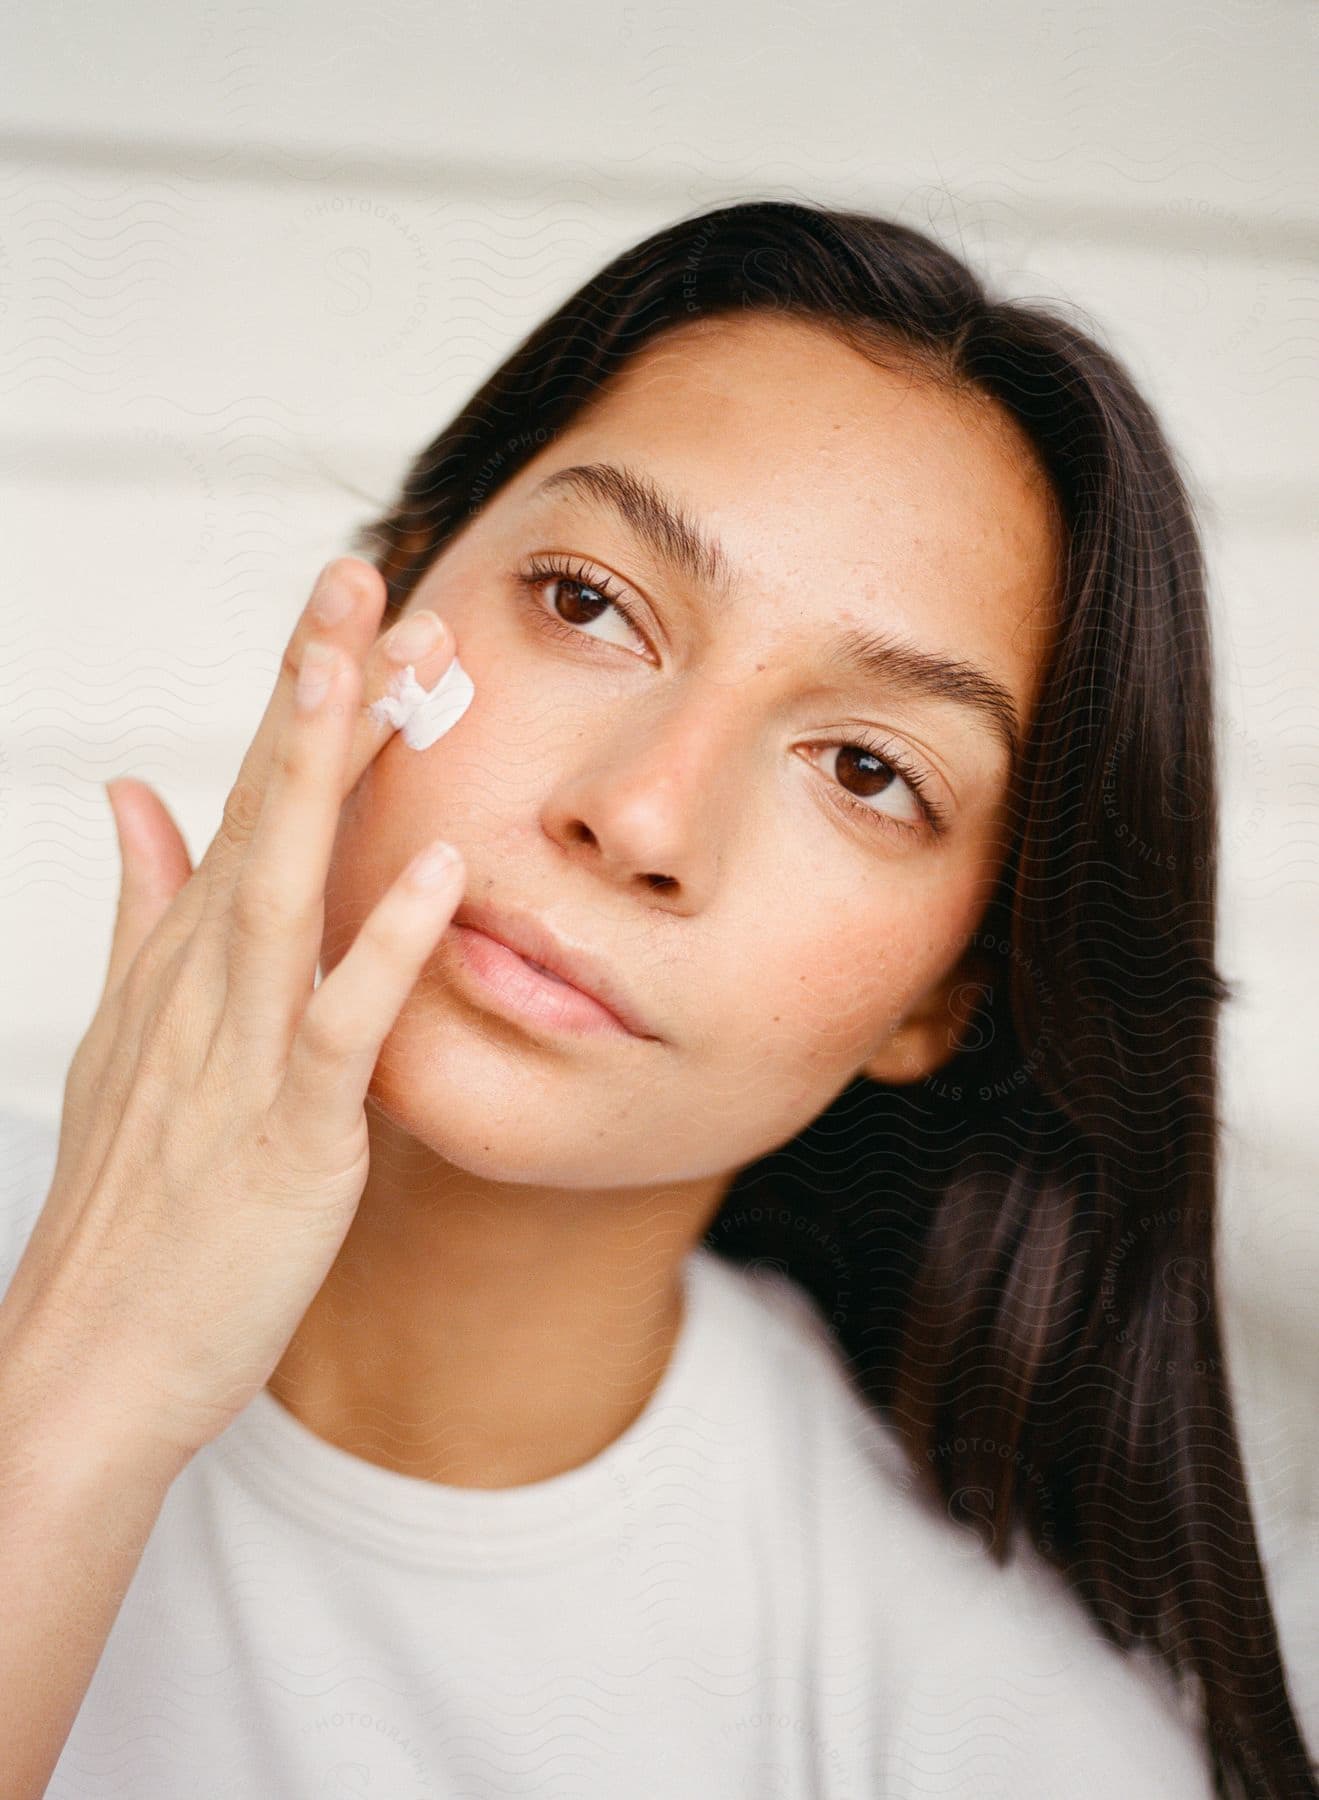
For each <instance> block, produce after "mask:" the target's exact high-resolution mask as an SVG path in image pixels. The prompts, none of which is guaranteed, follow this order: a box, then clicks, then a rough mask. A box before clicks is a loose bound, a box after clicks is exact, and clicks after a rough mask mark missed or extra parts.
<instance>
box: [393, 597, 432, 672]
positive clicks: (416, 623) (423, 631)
mask: <svg viewBox="0 0 1319 1800" xmlns="http://www.w3.org/2000/svg"><path fill="white" fill-rule="evenodd" d="M443 629H444V625H443V623H442V621H441V620H440V618H439V616H438V614H436V613H433V612H431V611H429V610H428V609H426V610H423V611H421V612H415V613H411V614H409V616H408V617H407V618H406V619H400V620H399V622H398V624H397V625H395V626H394V628H393V630H392V631H390V632H388V633H387V634H386V637H385V655H386V656H387V657H388V658H389V660H390V662H395V663H398V664H399V665H400V666H402V665H403V664H404V663H410V662H419V661H420V660H421V658H422V657H423V656H425V655H426V653H427V651H429V650H433V649H434V648H435V646H436V644H438V643H439V641H440V633H441V632H442V631H443Z"/></svg>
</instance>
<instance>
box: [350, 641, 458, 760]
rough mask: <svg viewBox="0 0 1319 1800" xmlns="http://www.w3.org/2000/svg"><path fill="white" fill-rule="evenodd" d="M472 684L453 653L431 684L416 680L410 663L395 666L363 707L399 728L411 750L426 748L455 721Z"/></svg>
mask: <svg viewBox="0 0 1319 1800" xmlns="http://www.w3.org/2000/svg"><path fill="white" fill-rule="evenodd" d="M475 693H476V688H475V686H474V684H473V682H472V678H471V676H470V675H469V674H468V673H467V671H466V669H464V668H463V666H462V664H461V663H460V662H459V661H458V658H457V657H456V656H455V657H454V659H453V661H452V662H451V663H450V664H449V666H448V668H447V669H446V670H445V671H444V673H443V675H442V676H441V677H440V679H439V680H438V681H437V682H436V684H435V686H434V687H433V688H424V687H422V685H421V683H420V682H419V681H418V680H417V671H416V669H415V667H414V666H413V665H412V663H409V664H408V666H407V668H406V669H399V670H397V671H396V673H395V675H394V679H393V680H392V681H391V683H390V686H389V692H388V693H387V694H382V695H381V696H380V698H379V700H375V701H373V702H372V703H371V705H370V706H369V707H368V708H367V711H368V712H369V713H370V714H371V717H372V718H373V719H379V721H380V722H381V724H382V725H393V726H394V727H395V728H401V729H402V732H403V742H404V743H405V744H407V745H408V747H409V748H410V749H412V750H429V749H430V747H431V745H432V744H433V743H434V742H435V740H436V738H442V737H443V736H444V734H445V732H446V731H448V730H450V728H451V727H452V726H454V725H456V724H457V723H458V721H459V719H461V718H462V716H463V714H464V713H465V712H466V711H467V709H468V707H469V706H470V705H471V704H472V699H473V697H474V695H475Z"/></svg>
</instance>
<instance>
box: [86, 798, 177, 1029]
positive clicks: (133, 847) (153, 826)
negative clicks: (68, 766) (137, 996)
mask: <svg viewBox="0 0 1319 1800" xmlns="http://www.w3.org/2000/svg"><path fill="white" fill-rule="evenodd" d="M105 793H106V798H107V799H108V800H109V802H110V811H111V813H112V815H113V817H114V822H115V834H116V836H117V837H118V839H119V862H120V877H119V905H118V910H117V912H116V914H115V925H114V936H113V938H112V939H111V943H110V962H109V967H108V968H107V970H106V976H105V986H104V990H103V991H104V992H106V993H109V992H110V991H111V989H113V988H116V987H118V985H119V983H120V982H121V981H122V980H123V978H124V976H125V975H126V974H127V973H128V970H129V969H130V968H131V967H132V963H133V958H134V957H135V956H136V955H137V953H138V950H139V949H140V948H141V946H142V945H143V944H144V943H145V941H146V940H147V938H149V937H150V935H151V933H152V931H153V930H154V929H155V927H156V923H157V921H158V920H159V918H160V917H161V915H162V913H164V912H166V911H167V910H168V908H169V906H170V903H171V901H172V900H173V899H174V896H175V894H177V893H178V891H179V889H180V888H181V887H183V886H184V885H185V883H186V882H188V881H189V880H190V879H191V876H192V861H191V859H190V857H189V855H188V846H187V845H186V844H185V843H184V841H183V834H182V832H181V831H180V830H179V828H178V826H177V825H176V824H175V822H174V820H173V818H172V817H171V816H170V813H169V811H168V809H167V808H166V806H165V803H164V801H163V800H161V798H160V796H159V795H158V794H157V793H156V792H155V791H154V789H152V788H149V787H148V786H147V785H146V783H145V782H144V781H138V780H136V779H135V778H134V777H132V776H120V777H117V778H116V779H115V780H113V781H107V782H106V783H105Z"/></svg>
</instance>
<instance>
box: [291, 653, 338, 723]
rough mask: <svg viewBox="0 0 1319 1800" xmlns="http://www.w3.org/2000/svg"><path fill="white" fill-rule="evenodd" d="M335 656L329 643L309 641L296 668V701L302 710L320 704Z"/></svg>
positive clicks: (331, 673) (332, 668)
mask: <svg viewBox="0 0 1319 1800" xmlns="http://www.w3.org/2000/svg"><path fill="white" fill-rule="evenodd" d="M337 660H338V659H337V658H336V656H335V653H334V651H333V649H332V648H331V646H330V645H329V644H318V643H315V642H312V643H309V644H308V645H307V646H306V648H305V649H304V650H303V652H302V663H301V665H300V667H299V669H298V686H297V701H298V705H299V706H300V707H301V708H302V710H303V711H304V712H310V711H311V710H312V708H313V707H315V706H317V705H319V704H320V702H321V701H322V700H323V699H324V698H325V695H326V693H327V691H328V690H329V686H330V680H331V677H332V676H333V674H334V671H335V664H336V662H337Z"/></svg>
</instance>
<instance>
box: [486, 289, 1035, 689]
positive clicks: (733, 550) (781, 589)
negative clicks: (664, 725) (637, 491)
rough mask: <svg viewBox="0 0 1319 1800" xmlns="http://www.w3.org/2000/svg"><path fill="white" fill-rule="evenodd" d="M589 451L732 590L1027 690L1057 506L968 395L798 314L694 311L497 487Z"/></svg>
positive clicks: (1010, 439) (996, 417)
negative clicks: (684, 527)
mask: <svg viewBox="0 0 1319 1800" xmlns="http://www.w3.org/2000/svg"><path fill="white" fill-rule="evenodd" d="M593 460H603V461H618V462H625V463H628V464H631V465H634V466H636V465H640V466H642V467H644V468H645V469H646V470H647V471H648V473H650V474H651V475H652V476H653V477H654V478H655V479H656V480H657V481H658V482H660V483H661V484H662V485H663V486H664V487H665V488H671V489H673V490H674V491H675V492H677V493H678V494H680V495H681V496H682V497H683V499H684V500H685V502H686V503H687V506H688V509H689V510H690V512H691V513H692V514H693V515H694V516H696V517H697V518H699V519H700V521H701V522H702V523H703V524H704V525H706V526H707V527H708V528H709V529H710V530H711V531H712V532H713V533H714V534H715V535H717V536H718V537H719V539H720V540H721V542H722V543H723V545H724V547H725V549H726V550H727V552H728V557H729V561H730V562H731V563H732V564H733V566H734V567H735V569H736V570H737V571H738V573H739V575H740V576H741V578H742V585H743V586H744V587H748V588H749V594H748V597H749V598H751V599H753V600H755V599H758V600H760V601H762V602H767V603H771V604H774V603H777V604H778V605H779V606H781V607H783V608H790V607H792V606H793V605H794V603H795V606H796V610H797V614H798V616H800V611H801V608H802V607H803V606H804V605H805V604H807V603H808V602H809V606H810V608H811V609H812V610H813V611H819V610H820V609H825V610H826V611H827V615H828V617H829V618H831V619H835V620H837V621H839V622H841V623H849V624H860V625H871V626H874V625H882V626H884V627H885V628H886V629H890V630H894V631H898V632H902V633H904V634H905V635H907V636H909V637H910V638H911V639H912V640H913V641H915V642H918V643H920V644H922V645H923V646H925V647H927V648H929V649H933V650H941V651H945V652H947V653H950V654H954V655H963V656H966V655H973V656H974V657H975V658H976V659H977V660H979V661H981V662H983V663H984V664H985V665H987V666H989V667H990V668H991V669H992V671H993V672H994V673H995V674H996V675H997V676H998V677H999V678H1000V679H1001V680H1003V681H1004V683H1005V684H1006V685H1008V686H1009V687H1010V688H1011V689H1012V691H1013V692H1014V694H1015V695H1016V696H1017V698H1018V699H1019V701H1020V702H1021V704H1022V707H1023V710H1028V709H1029V707H1030V705H1031V703H1032V702H1033V700H1034V697H1035V692H1036V686H1037V678H1038V675H1039V672H1040V665H1041V663H1042V660H1043V657H1044V655H1045V653H1046V651H1047V646H1048V643H1049V641H1051V632H1052V628H1053V624H1054V617H1053V615H1054V610H1055V609H1054V601H1055V599H1056V595H1057V585H1058V579H1059V571H1060V556H1061V548H1062V533H1061V524H1060V520H1059V517H1058V513H1057V508H1056V504H1055V502H1054V499H1053V496H1052V493H1051V491H1050V489H1049V486H1048V482H1047V480H1046V479H1045V476H1044V472H1043V470H1042V468H1041V467H1040V465H1039V462H1038V459H1037V457H1036V455H1035V453H1034V451H1033V448H1032V446H1031V445H1030V443H1029V441H1028V440H1027V438H1026V437H1025V434H1024V432H1023V431H1022V430H1021V428H1020V427H1019V426H1018V425H1017V424H1016V422H1015V421H1014V420H1013V419H1012V418H1011V417H1010V415H1008V414H1007V413H1006V412H1005V411H1004V410H1003V409H1002V408H1001V407H999V406H998V405H997V404H996V403H995V402H993V401H992V400H991V399H989V398H988V397H986V396H983V395H981V394H979V393H976V392H971V391H967V390H963V391H961V392H950V391H947V390H945V389H942V388H940V387H937V386H935V385H934V384H933V383H932V382H931V381H930V380H929V379H928V378H927V377H925V376H923V375H921V374H920V373H919V372H917V371H914V370H908V369H904V368H890V367H884V366H880V365H877V364H876V363H875V362H874V361H873V360H872V359H871V358H870V357H868V356H865V355H863V354H862V353H861V352H860V351H858V350H854V349H853V348H852V347H851V346H850V345H848V344H846V343H844V342H843V341H842V340H841V339H840V338H838V337H837V336H836V335H835V334H834V333H833V332H831V331H829V330H828V329H827V328H826V327H824V326H821V325H817V324H815V323H813V322H811V321H804V320H799V319H788V318H784V317H782V316H773V315H758V314H757V315H747V316H746V317H745V318H743V317H735V318H731V319H726V320H725V319H715V320H704V321H701V322H699V323H698V324H695V325H683V326H681V327H679V328H677V329H675V330H673V331H670V332H668V333H666V334H664V335H663V336H662V337H660V338H659V339H657V340H654V341H652V343H651V344H649V345H648V346H647V347H646V349H645V350H644V351H642V352H641V353H640V354H639V355H637V356H636V357H634V358H632V359H631V360H630V362H629V363H628V364H626V365H625V366H624V368H623V369H622V370H621V371H620V373H619V375H618V376H616V377H615V378H614V379H613V380H612V381H611V382H610V383H609V385H608V386H607V387H606V388H605V389H604V390H603V391H602V393H601V394H600V396H599V397H598V398H597V399H596V401H595V402H594V403H593V404H592V406H591V407H590V408H589V409H588V411H587V412H586V413H585V414H584V415H582V416H581V417H580V418H579V419H578V420H577V421H576V422H575V423H574V424H573V425H572V426H571V427H570V428H569V429H568V430H566V431H565V432H564V433H563V434H562V435H561V436H560V437H559V438H557V439H556V440H555V441H554V442H553V443H552V444H551V445H550V446H548V447H547V449H546V450H545V451H543V452H541V453H540V454H539V455H538V456H537V457H536V458H535V459H534V461H533V463H532V464H531V465H529V466H528V467H527V468H524V469H523V470H522V471H521V474H520V477H519V479H518V482H517V484H516V485H517V487H518V488H519V489H520V490H521V491H522V492H523V493H524V494H530V493H531V491H532V490H533V489H534V488H535V487H536V485H537V484H538V483H539V482H540V481H541V480H543V479H544V477H545V476H546V475H547V474H549V473H550V472H551V471H552V470H553V469H555V468H560V467H564V466H567V465H568V464H571V463H575V462H585V461H593ZM570 504H572V505H574V506H576V505H580V502H577V501H573V502H570ZM786 616H787V615H786V613H785V617H786Z"/></svg>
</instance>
